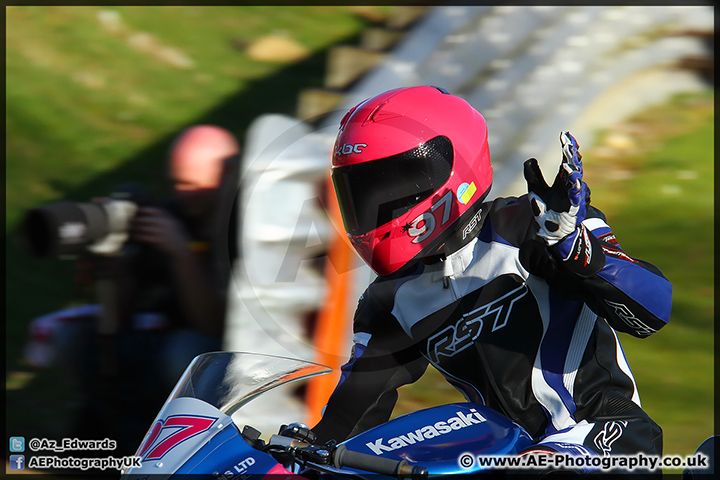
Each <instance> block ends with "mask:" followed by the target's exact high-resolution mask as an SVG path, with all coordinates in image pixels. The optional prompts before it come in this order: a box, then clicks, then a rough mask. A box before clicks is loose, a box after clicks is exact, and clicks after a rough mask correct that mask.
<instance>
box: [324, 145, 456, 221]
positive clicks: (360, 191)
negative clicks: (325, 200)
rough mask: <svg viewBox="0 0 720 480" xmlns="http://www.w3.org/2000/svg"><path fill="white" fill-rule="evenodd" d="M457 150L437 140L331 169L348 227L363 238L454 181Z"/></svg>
mask: <svg viewBox="0 0 720 480" xmlns="http://www.w3.org/2000/svg"><path fill="white" fill-rule="evenodd" d="M452 165H453V149H452V143H451V142H450V139H449V138H447V137H444V136H438V137H435V138H433V139H431V140H428V141H427V142H425V143H423V144H421V145H419V146H418V147H416V148H413V149H412V150H408V151H407V152H404V153H400V154H398V155H393V156H391V157H386V158H382V159H379V160H373V161H370V162H367V163H360V164H357V165H348V166H346V167H338V168H335V169H333V171H332V179H333V184H334V185H335V192H336V193H337V197H338V203H339V204H340V210H341V211H342V214H343V222H344V224H345V229H346V230H347V231H348V233H350V234H351V235H361V234H363V233H367V232H369V231H370V230H373V229H375V228H377V227H379V226H380V225H384V224H386V223H388V222H389V221H390V220H393V219H395V218H397V217H399V216H401V215H403V214H404V213H406V212H407V211H409V210H410V209H411V208H412V207H414V206H415V205H417V204H418V203H420V202H422V201H423V200H425V199H426V198H428V197H429V196H430V195H432V194H433V192H435V191H437V190H438V189H439V188H440V187H441V186H442V185H443V184H445V182H447V180H448V179H449V178H450V172H451V171H452Z"/></svg>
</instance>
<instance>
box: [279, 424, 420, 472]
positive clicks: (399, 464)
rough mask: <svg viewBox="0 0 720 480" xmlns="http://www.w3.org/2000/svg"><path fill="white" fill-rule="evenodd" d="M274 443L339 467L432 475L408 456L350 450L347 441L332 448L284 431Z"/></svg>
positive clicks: (303, 455)
mask: <svg viewBox="0 0 720 480" xmlns="http://www.w3.org/2000/svg"><path fill="white" fill-rule="evenodd" d="M270 444H271V445H279V446H282V447H286V448H288V449H290V450H291V451H292V452H293V455H295V456H297V457H298V458H303V459H305V460H308V461H311V462H313V463H320V464H325V465H327V464H331V463H332V464H333V465H334V466H335V468H342V467H348V468H357V469H358V470H365V471H366V472H372V473H378V474H381V475H389V476H393V477H396V478H399V479H404V478H409V479H410V480H426V479H427V478H428V470H427V468H425V467H421V466H419V465H410V464H409V463H408V462H407V461H405V460H401V461H398V460H393V459H391V458H385V457H378V456H374V455H368V454H366V453H360V452H354V451H352V450H348V449H347V447H346V446H345V445H338V446H337V447H335V448H334V449H332V450H328V447H322V446H319V445H311V444H309V443H305V442H301V441H298V440H293V439H291V438H288V437H282V436H280V435H273V436H272V437H271V438H270Z"/></svg>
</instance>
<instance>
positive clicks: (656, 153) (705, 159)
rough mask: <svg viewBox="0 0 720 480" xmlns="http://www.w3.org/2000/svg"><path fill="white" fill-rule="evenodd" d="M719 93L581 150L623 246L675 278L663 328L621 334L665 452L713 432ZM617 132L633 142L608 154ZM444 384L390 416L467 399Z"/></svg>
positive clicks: (413, 388) (414, 390)
mask: <svg viewBox="0 0 720 480" xmlns="http://www.w3.org/2000/svg"><path fill="white" fill-rule="evenodd" d="M713 98H714V95H713V93H712V92H710V93H706V94H693V95H681V96H678V97H676V98H674V99H672V100H671V101H669V102H668V103H667V104H663V105H660V106H657V107H653V108H650V109H649V110H647V111H645V112H643V113H641V114H639V115H637V116H635V117H633V118H632V119H630V120H629V121H628V122H627V123H625V124H623V125H620V126H618V127H617V128H614V129H613V130H611V131H607V132H603V133H602V134H601V135H600V140H599V144H598V147H597V148H595V149H592V150H587V151H584V152H583V162H584V166H585V172H586V173H585V177H586V181H587V183H588V185H589V186H590V188H591V189H592V202H593V204H594V205H596V206H597V207H598V208H600V209H601V210H603V212H604V213H605V214H606V215H607V218H608V222H609V224H610V226H611V227H612V228H613V232H614V233H615V234H616V236H617V238H618V240H619V242H620V244H621V245H622V246H623V248H624V249H625V251H626V252H628V253H629V254H630V255H632V256H634V257H637V258H641V259H643V260H646V261H649V262H651V263H653V264H654V265H656V266H657V267H658V268H660V269H661V270H662V271H663V273H664V274H665V276H666V277H667V278H668V279H669V280H670V281H671V282H672V283H673V289H674V291H673V311H672V316H671V320H670V323H669V325H668V326H667V327H665V328H664V329H663V330H661V331H660V332H658V333H657V334H655V335H653V336H651V337H649V338H647V339H637V338H634V337H631V336H629V335H624V334H623V335H620V340H621V342H622V343H623V346H624V349H625V351H626V355H627V357H628V360H629V362H630V365H631V367H632V369H633V373H634V375H635V378H636V381H637V383H638V389H639V390H640V394H641V398H642V402H643V407H644V409H645V410H646V411H647V413H648V414H649V415H650V416H651V417H652V418H653V419H654V420H655V421H657V422H658V424H660V426H661V427H662V428H663V430H664V445H665V447H664V451H665V453H666V454H681V455H689V454H692V453H693V452H694V451H695V450H696V449H697V447H698V446H699V445H700V443H702V441H703V440H705V439H706V438H707V437H709V436H711V435H713V433H714V432H713V425H714V412H713V406H714V388H713V379H714V376H713V365H714V362H713V352H714V350H713V349H714V336H713V335H714V331H713V324H714V249H713V246H714V243H713V242H714V238H713V232H714V228H713V225H714V221H713V205H714V202H713V201H714V196H713V194H714V190H713V188H714V185H713V178H714V171H713V168H714V164H713V152H714V150H713V147H714V143H713V139H714V110H713ZM618 134H622V135H627V136H628V138H630V139H632V141H633V142H634V144H635V146H634V147H633V148H632V149H631V150H630V151H617V150H613V151H608V144H610V143H611V138H612V137H613V135H618ZM580 141H581V142H582V140H580ZM618 172H620V173H622V175H619V174H618ZM619 178H623V179H619ZM443 384H444V381H443V379H442V377H440V375H439V374H438V373H437V372H436V371H434V370H429V373H428V374H427V375H426V376H425V377H424V378H423V379H422V380H421V381H420V382H418V383H416V384H415V385H410V386H407V387H403V388H402V389H401V391H400V400H399V402H398V405H397V407H396V411H395V412H394V414H395V415H398V414H401V413H406V412H408V411H412V410H415V409H417V408H418V407H419V406H421V405H435V404H439V403H447V402H449V401H457V400H460V399H461V398H462V397H460V396H459V394H458V393H457V392H454V391H452V389H451V388H450V387H449V386H448V385H447V384H445V385H443ZM675 473H677V472H675Z"/></svg>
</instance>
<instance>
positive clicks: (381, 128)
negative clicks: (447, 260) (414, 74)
mask: <svg viewBox="0 0 720 480" xmlns="http://www.w3.org/2000/svg"><path fill="white" fill-rule="evenodd" d="M487 135H488V134H487V125H486V123H485V119H484V118H483V116H482V115H481V114H480V113H479V112H478V111H477V110H475V109H474V108H473V107H472V106H471V105H470V104H468V103H467V102H466V101H465V100H463V99H462V98H460V97H457V96H454V95H451V94H449V93H447V92H446V91H444V90H442V89H440V88H437V87H430V86H422V87H409V88H398V89H395V90H390V91H388V92H385V93H382V94H380V95H377V96H375V97H372V98H370V99H368V100H365V101H364V102H362V103H360V104H359V105H357V106H356V107H354V108H353V109H351V110H350V111H349V112H348V113H347V114H346V115H345V117H344V118H343V119H342V121H341V122H340V131H339V133H338V136H337V139H336V140H335V147H334V153H333V160H332V171H331V173H332V180H333V185H334V187H335V194H336V195H337V199H338V203H339V205H340V211H341V213H342V218H343V223H344V225H345V230H346V231H347V233H348V236H349V237H350V240H351V243H352V245H353V246H354V247H355V250H357V252H358V253H359V254H360V256H361V257H362V258H363V260H364V261H365V262H366V263H367V264H368V265H369V266H370V267H371V268H372V269H373V270H374V271H375V272H376V273H377V274H378V275H389V274H391V273H394V272H397V271H398V270H400V269H402V268H404V267H408V266H410V265H412V264H414V263H415V262H416V261H417V260H419V259H421V258H424V257H426V256H429V255H432V254H434V253H436V252H437V251H438V250H439V247H441V246H442V245H443V244H444V243H445V241H446V240H447V239H448V238H449V237H450V236H451V235H452V234H453V233H455V232H460V234H461V235H462V233H463V232H464V233H466V234H467V233H468V232H471V231H472V229H473V228H474V227H475V226H476V225H477V224H478V219H479V214H480V205H481V204H482V201H483V200H484V198H485V196H486V195H487V193H488V192H489V191H490V187H491V185H492V166H491V165H490V152H489V150H488V143H487ZM461 229H462V230H461Z"/></svg>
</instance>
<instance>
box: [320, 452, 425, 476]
mask: <svg viewBox="0 0 720 480" xmlns="http://www.w3.org/2000/svg"><path fill="white" fill-rule="evenodd" d="M334 462H335V467H337V468H342V467H350V468H357V469H360V470H365V471H368V472H372V473H379V474H381V475H391V476H393V477H398V478H412V479H415V480H422V479H424V478H427V469H426V468H425V467H418V466H411V465H409V464H408V463H407V462H406V461H405V460H402V461H398V460H393V459H390V458H384V457H376V456H374V455H368V454H366V453H360V452H353V451H352V450H348V449H347V447H345V445H339V446H338V447H337V449H336V450H335V454H334Z"/></svg>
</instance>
